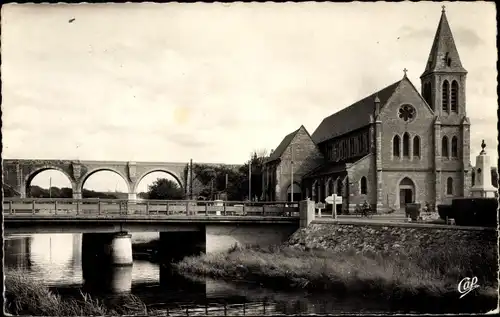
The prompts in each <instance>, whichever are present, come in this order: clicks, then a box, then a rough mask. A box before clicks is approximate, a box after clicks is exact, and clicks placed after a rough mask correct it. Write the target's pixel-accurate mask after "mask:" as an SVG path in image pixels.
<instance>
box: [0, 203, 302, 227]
mask: <svg viewBox="0 0 500 317" xmlns="http://www.w3.org/2000/svg"><path fill="white" fill-rule="evenodd" d="M3 210H4V219H5V220H6V221H8V220H9V219H12V220H14V219H15V220H16V221H22V220H23V219H26V220H28V219H29V220H30V221H33V220H35V221H48V220H53V219H55V218H57V219H58V221H59V220H66V221H82V220H86V219H92V220H96V219H99V220H103V221H106V220H111V221H117V220H120V221H140V220H144V221H150V220H152V219H157V220H159V219H162V220H163V221H172V222H174V221H175V222H179V221H181V222H184V221H188V222H192V221H222V220H224V219H226V220H232V221H234V220H236V219H237V218H238V219H240V221H245V220H244V219H247V220H249V221H255V220H256V219H262V218H266V219H269V220H271V219H272V218H283V217H287V218H289V217H292V218H298V216H299V214H298V211H299V210H298V206H297V205H296V204H295V206H289V205H288V204H287V203H284V202H265V203H262V202H258V203H255V202H227V201H215V202H213V201H188V200H183V201H169V200H143V201H134V202H131V201H128V200H116V199H113V200H111V199H34V198H24V199H6V200H4V202H3Z"/></svg>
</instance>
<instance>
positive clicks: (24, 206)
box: [3, 198, 300, 265]
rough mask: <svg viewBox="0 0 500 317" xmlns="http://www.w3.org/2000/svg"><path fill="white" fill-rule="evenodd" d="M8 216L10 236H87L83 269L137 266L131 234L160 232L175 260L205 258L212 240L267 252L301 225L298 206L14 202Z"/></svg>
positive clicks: (9, 203)
mask: <svg viewBox="0 0 500 317" xmlns="http://www.w3.org/2000/svg"><path fill="white" fill-rule="evenodd" d="M3 210H4V230H5V232H6V233H7V234H19V233H56V232H57V233H63V232H64V233H83V237H82V263H83V262H85V260H84V258H85V257H87V258H88V254H98V255H99V256H100V257H102V258H107V259H108V260H109V261H110V262H111V263H112V264H116V265H130V264H132V262H133V261H132V242H131V234H130V232H147V231H150V232H151V231H153V232H159V233H160V241H161V247H162V249H163V254H165V257H168V258H169V259H170V260H171V259H178V258H181V257H183V256H185V255H189V254H198V253H199V252H205V250H206V236H207V235H212V236H214V235H215V236H226V237H229V238H231V239H232V241H234V243H237V244H240V245H261V246H266V245H271V244H281V243H282V242H284V241H285V240H287V239H288V237H289V236H290V235H291V234H292V233H293V232H295V231H296V230H297V229H298V228H299V224H300V215H299V207H298V205H297V204H294V205H292V206H291V205H289V204H288V203H286V202H229V201H193V200H178V201H169V200H138V201H133V202H131V201H129V200H118V199H42V198H11V199H5V200H4V202H3ZM228 247H230V246H228ZM170 260H169V261H170Z"/></svg>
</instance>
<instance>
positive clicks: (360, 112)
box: [262, 8, 472, 212]
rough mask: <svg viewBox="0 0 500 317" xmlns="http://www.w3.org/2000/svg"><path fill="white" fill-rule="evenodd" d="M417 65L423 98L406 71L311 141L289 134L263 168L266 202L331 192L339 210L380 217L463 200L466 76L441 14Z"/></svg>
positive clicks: (466, 183)
mask: <svg viewBox="0 0 500 317" xmlns="http://www.w3.org/2000/svg"><path fill="white" fill-rule="evenodd" d="M422 66H423V68H424V72H423V73H422V75H421V76H420V80H421V83H420V88H421V91H419V90H417V88H416V87H415V85H414V84H413V83H412V82H411V81H410V80H409V79H408V78H407V76H406V70H404V76H403V78H402V79H401V80H399V81H397V82H395V83H391V84H390V85H388V86H387V87H384V88H382V89H380V90H379V91H377V92H375V93H373V94H371V95H369V96H367V97H365V98H363V99H361V100H359V101H358V102H356V103H354V104H352V105H350V106H348V107H346V108H344V109H343V110H341V111H338V112H336V113H334V114H332V115H330V116H328V117H326V118H324V119H323V121H322V122H321V124H320V125H319V126H318V127H317V128H316V130H315V131H314V132H313V133H312V135H311V134H310V133H309V132H308V131H307V130H306V129H305V128H304V126H301V127H300V128H299V129H297V130H296V131H293V132H292V133H290V134H289V135H287V136H286V137H285V138H284V139H283V140H282V142H281V143H280V144H279V145H278V147H277V148H276V149H275V150H274V151H272V153H271V154H270V155H269V157H268V158H267V160H266V163H265V165H264V170H263V177H262V185H263V189H264V194H263V196H265V197H263V198H264V199H265V200H270V201H287V200H288V201H299V200H302V199H306V198H310V199H312V200H314V201H316V202H319V201H321V202H324V200H325V198H326V197H327V196H329V195H332V194H333V193H336V194H337V195H341V196H342V198H343V199H342V200H343V202H342V206H341V210H342V211H346V210H349V212H352V211H354V209H355V208H356V205H357V204H363V203H364V202H365V201H367V202H368V203H369V204H370V205H371V206H372V207H373V208H375V209H376V210H377V212H384V211H385V210H388V209H389V208H394V209H396V210H400V209H401V208H404V206H405V204H406V203H412V202H417V203H421V204H422V206H423V205H425V203H430V204H434V205H438V204H449V203H451V199H452V198H453V197H457V196H468V191H469V189H470V186H471V171H472V166H471V164H470V122H469V119H468V118H467V114H466V98H465V97H466V96H465V83H466V76H467V71H466V70H465V68H464V67H463V66H462V62H461V61H460V57H459V54H458V50H457V47H456V45H455V41H454V39H453V35H452V32H451V28H450V25H449V23H448V20H447V17H446V12H445V10H444V8H443V11H442V13H441V18H440V21H439V25H438V27H437V31H436V34H435V37H434V42H433V43H432V47H431V50H430V54H429V57H428V60H427V64H426V65H422ZM292 193H293V194H292Z"/></svg>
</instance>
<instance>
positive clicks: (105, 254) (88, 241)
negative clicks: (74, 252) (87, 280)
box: [82, 232, 133, 266]
mask: <svg viewBox="0 0 500 317" xmlns="http://www.w3.org/2000/svg"><path fill="white" fill-rule="evenodd" d="M94 263H98V264H102V265H107V266H129V265H130V266H131V265H132V263H133V258H132V235H131V234H129V233H127V232H117V233H83V234H82V266H86V265H87V264H89V265H90V264H94Z"/></svg>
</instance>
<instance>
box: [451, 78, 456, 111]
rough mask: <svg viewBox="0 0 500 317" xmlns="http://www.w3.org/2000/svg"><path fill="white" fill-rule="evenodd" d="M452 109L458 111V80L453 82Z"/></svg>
mask: <svg viewBox="0 0 500 317" xmlns="http://www.w3.org/2000/svg"><path fill="white" fill-rule="evenodd" d="M451 111H453V112H458V83H457V81H456V80H454V81H453V82H452V83H451Z"/></svg>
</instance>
